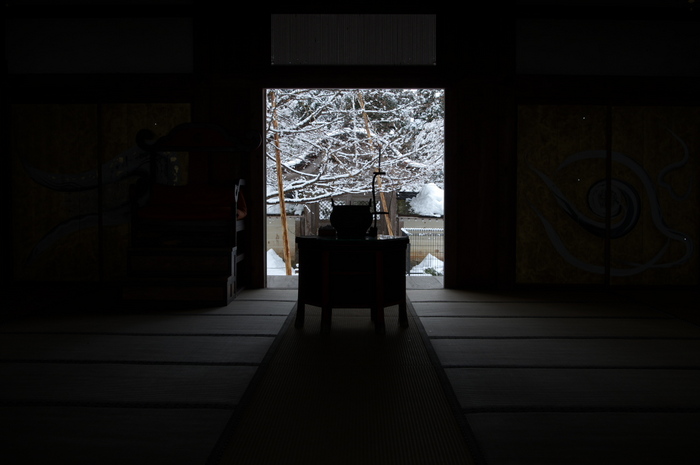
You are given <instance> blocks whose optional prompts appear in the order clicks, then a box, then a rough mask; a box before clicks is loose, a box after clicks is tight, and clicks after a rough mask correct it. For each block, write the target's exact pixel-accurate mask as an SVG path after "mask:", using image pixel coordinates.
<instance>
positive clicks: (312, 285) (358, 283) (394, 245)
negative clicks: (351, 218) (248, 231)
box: [295, 236, 408, 334]
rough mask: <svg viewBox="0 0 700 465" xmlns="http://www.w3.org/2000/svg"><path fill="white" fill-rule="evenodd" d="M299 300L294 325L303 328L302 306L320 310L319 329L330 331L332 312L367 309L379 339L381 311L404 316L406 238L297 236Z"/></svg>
mask: <svg viewBox="0 0 700 465" xmlns="http://www.w3.org/2000/svg"><path fill="white" fill-rule="evenodd" d="M296 243H297V246H298V251H299V296H298V305H297V315H296V321H295V326H296V327H297V328H301V327H303V326H304V306H305V305H306V304H309V305H315V306H318V307H321V330H322V331H324V332H327V331H330V328H331V313H332V309H333V308H365V307H368V308H370V309H371V313H370V314H371V318H372V321H373V322H374V327H375V331H376V332H377V333H380V334H384V333H385V331H386V327H385V323H384V308H385V307H387V306H391V305H398V306H399V324H400V325H401V326H402V327H404V328H405V327H407V326H408V316H407V314H406V248H407V247H408V237H379V238H363V239H338V238H335V237H322V236H299V237H297V238H296Z"/></svg>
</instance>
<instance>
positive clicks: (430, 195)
mask: <svg viewBox="0 0 700 465" xmlns="http://www.w3.org/2000/svg"><path fill="white" fill-rule="evenodd" d="M408 202H409V204H410V205H411V210H413V211H414V212H415V213H416V214H418V215H422V216H443V215H444V214H445V192H444V191H443V190H442V189H440V188H439V187H438V186H437V185H436V184H434V183H432V182H431V183H428V184H425V185H424V186H423V187H421V190H420V192H418V195H416V196H415V197H413V198H412V199H409V200H408Z"/></svg>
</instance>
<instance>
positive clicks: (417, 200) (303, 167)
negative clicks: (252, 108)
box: [265, 88, 445, 287]
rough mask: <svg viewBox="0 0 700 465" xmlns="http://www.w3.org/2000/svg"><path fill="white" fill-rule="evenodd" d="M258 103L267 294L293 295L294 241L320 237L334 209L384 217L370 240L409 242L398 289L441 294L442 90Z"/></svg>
mask: <svg viewBox="0 0 700 465" xmlns="http://www.w3.org/2000/svg"><path fill="white" fill-rule="evenodd" d="M265 94H266V99H265V100H266V131H265V153H266V185H267V199H266V201H267V218H266V220H267V226H266V234H267V244H266V248H267V254H266V258H267V280H268V287H296V281H295V277H296V276H297V259H296V257H297V254H296V247H295V238H296V237H297V236H304V235H317V234H318V232H319V228H328V227H329V225H330V213H331V211H332V206H333V205H334V204H335V205H338V204H360V203H364V204H368V205H371V206H372V207H373V208H372V210H373V211H374V210H375V208H376V210H377V211H383V212H386V213H385V214H382V215H376V216H375V225H376V227H377V230H378V234H380V235H389V236H408V237H409V244H410V245H409V252H408V253H407V257H406V275H407V279H409V280H413V279H414V278H423V279H424V282H425V279H427V278H430V279H431V280H432V281H433V282H434V283H435V284H433V285H430V287H437V286H439V287H442V276H443V273H444V267H443V264H444V260H445V256H444V208H443V199H444V141H445V131H444V126H445V124H444V120H445V90H444V89H434V88H430V89H403V88H398V89H396V88H395V89H384V88H383V89H325V88H321V89H319V88H315V89H309V88H304V89H299V88H289V89H287V88H277V89H266V93H265ZM378 171H379V172H381V173H382V174H381V175H378V176H375V173H376V172H378ZM280 193H282V194H281V195H280ZM373 202H376V205H375V204H374V203H373Z"/></svg>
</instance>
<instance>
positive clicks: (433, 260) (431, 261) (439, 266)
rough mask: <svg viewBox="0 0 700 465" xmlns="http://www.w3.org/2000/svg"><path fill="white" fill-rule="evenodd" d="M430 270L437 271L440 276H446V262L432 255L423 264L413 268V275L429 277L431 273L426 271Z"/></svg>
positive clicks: (426, 257)
mask: <svg viewBox="0 0 700 465" xmlns="http://www.w3.org/2000/svg"><path fill="white" fill-rule="evenodd" d="M428 268H431V269H433V270H435V271H436V272H437V273H438V275H443V274H445V273H444V271H445V262H443V261H442V260H440V259H439V258H437V257H435V256H434V255H431V254H428V255H426V256H425V258H424V259H423V261H422V262H420V263H419V264H418V265H416V266H414V267H413V268H411V274H412V275H416V274H423V275H429V274H431V273H426V272H425V270H427V269H428Z"/></svg>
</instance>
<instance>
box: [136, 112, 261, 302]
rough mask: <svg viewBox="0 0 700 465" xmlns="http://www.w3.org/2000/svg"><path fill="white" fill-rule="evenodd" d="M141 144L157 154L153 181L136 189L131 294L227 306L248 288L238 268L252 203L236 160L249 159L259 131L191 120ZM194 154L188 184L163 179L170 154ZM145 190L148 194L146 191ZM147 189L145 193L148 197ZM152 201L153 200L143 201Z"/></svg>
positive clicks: (142, 135) (144, 134)
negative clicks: (163, 160)
mask: <svg viewBox="0 0 700 465" xmlns="http://www.w3.org/2000/svg"><path fill="white" fill-rule="evenodd" d="M152 137H153V135H152V133H150V132H149V131H140V132H139V133H138V135H137V138H136V139H137V143H138V145H139V147H141V148H142V149H143V150H145V151H147V152H148V153H149V156H150V167H151V168H150V169H151V172H150V183H149V184H148V185H147V186H136V188H135V190H140V192H134V195H133V196H132V198H133V199H134V209H133V219H132V247H131V249H130V250H129V273H130V276H131V277H132V278H133V280H132V281H131V282H130V283H128V285H127V286H126V287H125V292H124V297H125V298H128V299H135V300H142V299H145V300H166V301H193V302H212V303H220V304H227V303H229V302H230V301H231V300H233V298H235V295H236V293H237V292H238V291H240V290H241V288H242V287H243V283H242V280H241V276H240V275H239V273H238V268H239V264H240V263H241V262H242V261H243V260H244V253H243V250H242V248H241V247H240V241H241V240H242V237H243V233H244V232H245V222H244V219H245V218H246V216H247V206H246V203H245V200H244V198H243V190H242V189H243V186H244V185H245V182H244V181H243V180H242V179H240V178H234V177H233V176H232V171H233V167H232V163H231V157H236V156H237V157H245V156H247V155H248V153H249V152H250V151H252V150H254V149H256V148H257V147H258V146H259V145H260V142H261V138H260V136H259V135H257V136H256V135H254V134H253V135H250V134H246V135H244V136H241V137H239V138H234V137H232V136H231V135H229V134H228V133H227V132H226V131H225V130H224V129H223V128H221V127H219V126H216V125H213V124H198V123H186V124H181V125H179V126H176V127H175V128H173V129H172V130H171V131H170V132H169V133H168V134H167V135H165V136H163V137H161V138H159V139H157V140H155V141H154V142H152V143H149V142H148V140H149V138H152ZM174 152H188V153H189V156H188V162H187V173H186V180H187V181H186V183H184V184H183V185H164V184H161V183H158V182H157V179H158V176H157V173H158V160H159V157H162V156H163V154H167V153H174ZM144 190H145V192H144ZM144 194H145V195H144ZM143 198H146V202H145V203H143V202H139V199H143Z"/></svg>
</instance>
